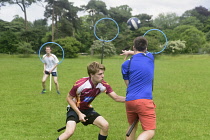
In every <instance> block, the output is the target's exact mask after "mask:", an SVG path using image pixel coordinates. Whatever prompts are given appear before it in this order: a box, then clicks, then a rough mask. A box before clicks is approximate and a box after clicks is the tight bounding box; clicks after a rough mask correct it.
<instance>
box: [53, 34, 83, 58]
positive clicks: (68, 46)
mask: <svg viewBox="0 0 210 140" xmlns="http://www.w3.org/2000/svg"><path fill="white" fill-rule="evenodd" d="M55 42H56V43H58V44H59V45H61V46H62V47H63V49H64V51H65V58H74V57H78V52H79V49H80V47H81V43H80V42H79V41H77V40H76V39H75V38H73V37H66V38H62V39H57V40H55ZM53 46H54V49H53V52H54V53H55V54H56V55H57V56H62V50H61V49H60V47H58V46H56V45H53Z"/></svg>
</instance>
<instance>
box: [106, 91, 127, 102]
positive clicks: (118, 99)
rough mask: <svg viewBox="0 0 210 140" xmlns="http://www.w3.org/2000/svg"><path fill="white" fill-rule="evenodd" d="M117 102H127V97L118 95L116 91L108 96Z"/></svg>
mask: <svg viewBox="0 0 210 140" xmlns="http://www.w3.org/2000/svg"><path fill="white" fill-rule="evenodd" d="M108 95H109V97H111V98H112V99H113V100H115V101H116V102H125V97H123V96H119V95H117V94H116V93H115V92H114V91H112V92H111V93H109V94H108Z"/></svg>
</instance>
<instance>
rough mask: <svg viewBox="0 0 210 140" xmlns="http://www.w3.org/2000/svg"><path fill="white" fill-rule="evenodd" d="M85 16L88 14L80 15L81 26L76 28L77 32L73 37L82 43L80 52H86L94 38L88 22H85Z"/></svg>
mask: <svg viewBox="0 0 210 140" xmlns="http://www.w3.org/2000/svg"><path fill="white" fill-rule="evenodd" d="M87 18H88V15H86V16H83V17H80V19H81V21H82V22H81V26H80V28H79V29H78V32H77V33H76V34H75V38H76V39H77V40H78V41H79V42H81V44H82V47H81V48H80V51H79V52H81V53H84V52H88V51H89V48H90V47H91V45H92V43H93V41H94V39H95V37H94V34H93V30H91V29H92V28H91V25H90V24H89V23H88V22H86V21H87Z"/></svg>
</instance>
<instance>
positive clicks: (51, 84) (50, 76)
mask: <svg viewBox="0 0 210 140" xmlns="http://www.w3.org/2000/svg"><path fill="white" fill-rule="evenodd" d="M51 87H52V74H51V73H50V91H51Z"/></svg>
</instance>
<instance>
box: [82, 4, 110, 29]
mask: <svg viewBox="0 0 210 140" xmlns="http://www.w3.org/2000/svg"><path fill="white" fill-rule="evenodd" d="M81 7H82V9H83V10H85V11H86V12H88V13H89V18H88V19H87V22H88V23H89V24H90V25H91V27H92V29H93V26H94V24H95V22H96V21H97V20H98V19H100V18H102V17H104V16H107V15H108V10H107V9H106V4H105V2H103V1H100V0H90V1H89V2H88V4H87V5H82V6H81Z"/></svg>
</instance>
